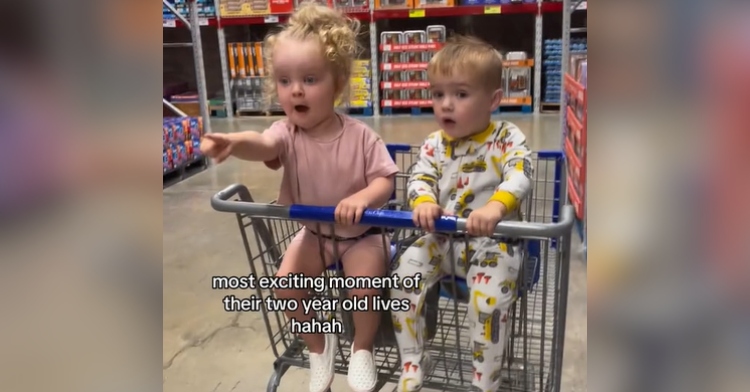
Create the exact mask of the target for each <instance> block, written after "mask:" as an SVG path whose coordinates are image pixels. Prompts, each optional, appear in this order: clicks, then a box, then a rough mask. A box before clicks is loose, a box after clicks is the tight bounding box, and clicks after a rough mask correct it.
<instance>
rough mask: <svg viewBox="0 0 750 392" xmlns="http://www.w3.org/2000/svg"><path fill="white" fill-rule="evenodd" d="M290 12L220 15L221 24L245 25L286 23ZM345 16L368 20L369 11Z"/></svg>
mask: <svg viewBox="0 0 750 392" xmlns="http://www.w3.org/2000/svg"><path fill="white" fill-rule="evenodd" d="M290 15H291V14H269V15H254V16H222V17H221V26H222V27H223V26H245V25H259V24H277V23H286V21H287V20H289V16H290ZM346 15H347V16H349V17H350V18H352V19H357V20H360V21H368V22H369V21H370V11H368V10H362V11H352V12H347V13H346Z"/></svg>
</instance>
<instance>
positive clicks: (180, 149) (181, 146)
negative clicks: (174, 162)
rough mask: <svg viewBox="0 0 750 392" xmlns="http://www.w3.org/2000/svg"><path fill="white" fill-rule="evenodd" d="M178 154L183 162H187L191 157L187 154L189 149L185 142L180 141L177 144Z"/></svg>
mask: <svg viewBox="0 0 750 392" xmlns="http://www.w3.org/2000/svg"><path fill="white" fill-rule="evenodd" d="M177 155H178V156H179V158H180V162H181V163H182V164H184V163H186V162H187V161H188V159H189V157H188V154H187V149H186V148H185V143H184V142H183V143H178V144H177Z"/></svg>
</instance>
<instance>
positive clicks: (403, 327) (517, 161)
mask: <svg viewBox="0 0 750 392" xmlns="http://www.w3.org/2000/svg"><path fill="white" fill-rule="evenodd" d="M531 177H532V167H531V151H530V150H529V149H528V148H527V146H526V138H525V136H524V134H523V133H522V132H521V131H520V130H519V129H518V128H517V127H516V126H515V125H513V124H511V123H509V122H505V121H498V122H497V123H492V124H490V126H489V127H488V128H487V129H485V130H484V131H483V132H481V133H479V134H476V135H473V136H471V137H469V138H466V139H461V140H451V139H450V138H449V137H448V136H447V135H446V134H444V133H443V132H442V131H438V132H435V133H433V134H431V135H430V136H429V137H428V138H427V140H426V141H425V143H424V144H423V146H422V148H421V151H420V156H419V161H418V162H417V164H416V165H415V167H414V169H413V171H412V175H411V178H410V180H409V184H408V192H409V193H408V196H409V203H410V205H411V207H412V208H414V207H415V206H417V205H418V204H420V203H425V202H433V203H437V204H439V205H440V206H441V207H443V208H444V209H446V210H448V211H450V212H453V213H455V214H456V215H457V216H459V217H462V218H467V217H468V216H469V214H471V212H472V211H473V210H475V209H477V208H480V207H482V206H484V205H485V204H487V203H488V202H489V201H491V200H494V201H499V202H501V203H503V204H505V205H506V207H508V212H507V214H506V216H505V217H504V218H503V220H506V221H507V220H518V219H519V218H520V213H519V204H520V202H521V200H522V199H523V198H524V197H526V195H527V194H528V193H529V191H530V189H531V185H532V182H531ZM452 242H453V243H452V246H451V240H450V238H449V237H448V236H447V235H444V234H427V235H425V236H423V237H421V238H419V239H418V240H417V241H415V242H414V244H413V245H411V246H410V247H409V248H408V249H407V250H406V251H405V252H404V253H403V255H402V256H401V257H400V258H399V260H398V261H397V262H396V263H395V264H394V265H393V268H392V274H398V276H400V277H402V278H403V277H404V276H413V275H415V274H417V273H419V274H422V281H423V286H422V287H421V290H416V291H414V290H402V289H397V290H392V292H391V297H392V298H398V299H402V298H408V299H409V300H411V303H412V307H411V309H410V310H409V311H406V312H394V313H393V324H394V327H395V330H396V339H397V341H398V346H399V353H400V356H401V364H402V375H401V379H400V381H399V386H398V390H399V391H416V390H419V389H420V388H421V385H422V379H423V377H424V376H426V375H427V374H425V373H424V371H426V370H428V369H425V368H427V367H429V363H428V362H429V358H428V357H426V356H425V355H424V351H423V349H424V341H423V337H422V335H423V331H424V325H423V324H424V320H422V319H421V318H419V317H418V316H417V315H418V314H419V313H420V312H421V309H422V306H423V305H424V300H425V293H426V292H427V291H428V288H429V287H430V286H432V285H434V284H436V283H437V282H438V281H439V280H440V279H441V278H443V277H444V276H446V275H452V274H456V275H457V276H459V277H463V278H465V279H466V283H467V286H468V287H469V291H470V303H469V308H468V318H469V323H470V324H469V327H470V334H471V335H470V338H471V339H470V340H471V351H472V352H473V353H474V355H473V366H474V378H473V381H472V384H473V386H474V389H473V390H476V391H481V392H488V391H492V392H495V391H496V390H497V388H498V387H499V385H500V370H501V368H502V363H503V354H504V349H505V341H506V340H507V335H508V332H509V330H508V328H507V327H506V323H507V320H508V317H509V315H508V312H509V310H510V306H511V305H512V303H513V301H514V300H515V298H516V294H517V291H516V279H517V278H518V271H519V269H520V268H521V260H522V258H521V255H520V244H519V242H518V241H513V242H507V241H503V242H499V241H498V240H493V239H491V238H487V237H470V238H468V240H463V239H461V238H455V239H454V240H453V241H452ZM451 250H452V251H451ZM423 369H424V370H423Z"/></svg>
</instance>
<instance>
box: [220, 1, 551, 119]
mask: <svg viewBox="0 0 750 392" xmlns="http://www.w3.org/2000/svg"><path fill="white" fill-rule="evenodd" d="M215 1H216V7H215V8H216V16H215V17H214V18H209V19H208V20H207V21H206V24H209V25H215V26H217V33H218V40H219V52H220V58H221V69H222V82H223V87H224V97H225V102H226V105H227V116H228V117H229V118H231V117H232V115H233V107H234V103H235V94H233V91H234V90H235V86H237V85H242V82H241V81H240V83H238V82H236V80H237V78H236V77H235V78H232V77H231V76H230V71H229V63H230V61H229V55H228V51H227V42H226V35H225V32H224V28H225V27H226V26H236V25H268V24H271V25H275V24H278V23H284V22H286V21H287V19H288V18H289V15H290V13H291V12H292V11H293V9H294V4H295V2H294V1H293V0H287V1H274V2H268V6H267V7H265V8H264V7H262V6H261V7H257V4H258V3H257V2H256V3H252V2H249V1H248V2H244V1H241V0H215ZM483 2H484V3H505V4H486V5H455V6H450V7H445V6H439V5H432V6H429V7H426V8H377V7H376V1H365V2H363V3H359V4H361V5H360V6H357V7H353V6H348V7H344V8H342V10H343V11H345V12H346V13H347V15H349V16H350V17H352V18H354V19H358V20H360V21H363V22H369V29H368V33H369V34H368V35H369V43H370V45H369V47H370V53H369V57H370V59H369V61H370V69H371V70H372V72H371V78H370V80H369V82H370V83H369V84H370V86H371V89H372V91H371V93H370V94H369V98H370V102H369V104H370V107H371V108H372V110H370V111H365V112H366V113H368V112H371V113H374V114H375V115H378V114H379V113H381V105H382V103H383V99H382V93H381V89H382V87H383V86H382V84H381V80H380V75H379V74H380V72H379V70H380V69H381V67H380V64H379V48H380V47H381V45H380V44H381V43H380V42H379V38H380V32H379V31H378V27H377V23H376V22H378V21H381V20H393V19H406V18H411V19H414V18H438V17H443V18H449V17H462V16H470V15H497V14H533V15H535V40H534V51H533V53H530V56H529V63H530V64H533V70H532V73H531V78H532V80H533V93H532V94H531V96H532V100H531V101H530V102H529V101H528V100H524V101H523V102H521V103H520V105H530V106H531V107H532V108H533V112H534V113H539V112H540V107H541V100H542V90H541V88H542V87H541V86H542V18H543V16H544V15H545V14H551V13H560V12H562V9H563V3H562V2H556V1H554V2H550V1H541V0H538V1H533V0H531V1H528V0H527V1H518V2H517V1H511V0H507V1H506V0H477V1H476V3H483ZM251 3H252V4H255V5H254V7H256V8H254V9H251ZM327 3H328V4H329V5H331V6H333V4H334V2H333V1H327ZM407 3H409V2H407ZM433 20H434V19H433ZM438 23H439V22H438ZM507 104H513V103H511V102H508V103H507ZM515 104H516V105H519V103H518V102H516V103H515Z"/></svg>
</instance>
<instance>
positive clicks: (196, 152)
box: [191, 140, 203, 159]
mask: <svg viewBox="0 0 750 392" xmlns="http://www.w3.org/2000/svg"><path fill="white" fill-rule="evenodd" d="M192 143H193V150H192V155H191V157H192V158H193V159H197V158H200V157H202V156H203V154H201V141H200V140H193V141H192Z"/></svg>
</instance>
